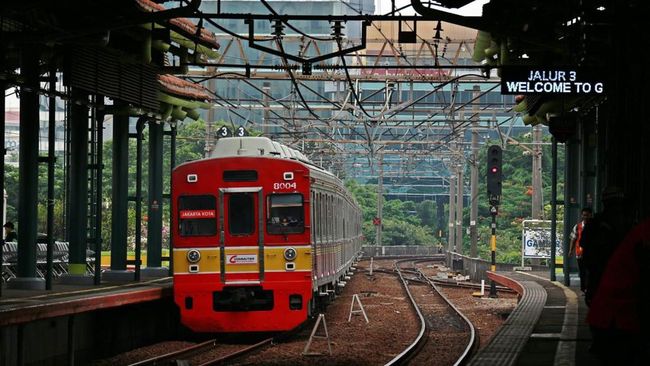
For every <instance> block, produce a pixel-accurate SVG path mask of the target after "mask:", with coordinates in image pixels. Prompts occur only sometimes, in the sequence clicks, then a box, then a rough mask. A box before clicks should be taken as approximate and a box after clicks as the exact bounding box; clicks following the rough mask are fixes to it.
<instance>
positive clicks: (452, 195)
mask: <svg viewBox="0 0 650 366" xmlns="http://www.w3.org/2000/svg"><path fill="white" fill-rule="evenodd" d="M454 170H455V167H452V169H451V175H450V176H449V231H448V234H447V241H448V250H449V252H453V251H454V249H455V248H454V244H455V238H456V229H455V227H456V225H455V222H456V172H455V171H454Z"/></svg>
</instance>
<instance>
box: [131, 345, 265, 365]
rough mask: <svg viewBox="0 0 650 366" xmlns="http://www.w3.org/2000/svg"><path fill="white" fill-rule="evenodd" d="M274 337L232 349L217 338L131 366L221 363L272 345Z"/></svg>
mask: <svg viewBox="0 0 650 366" xmlns="http://www.w3.org/2000/svg"><path fill="white" fill-rule="evenodd" d="M272 341H273V338H267V339H264V340H262V341H260V342H257V343H255V344H253V345H249V346H245V347H236V348H234V349H231V347H229V348H228V349H225V348H223V349H222V348H221V347H220V345H219V344H218V343H217V340H216V339H212V340H209V341H206V342H203V343H199V344H195V345H192V346H189V347H186V348H182V349H180V350H177V351H174V352H169V353H167V354H164V355H160V356H156V357H152V358H149V359H146V360H142V361H139V362H136V363H133V364H130V365H129V366H149V365H188V366H189V365H193V366H212V365H221V364H224V363H225V362H226V361H229V360H232V359H234V358H237V357H241V356H244V355H247V354H250V353H252V352H255V351H257V350H259V349H261V348H263V347H265V346H268V345H271V343H272Z"/></svg>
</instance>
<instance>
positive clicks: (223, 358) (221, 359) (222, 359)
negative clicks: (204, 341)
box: [199, 338, 273, 366]
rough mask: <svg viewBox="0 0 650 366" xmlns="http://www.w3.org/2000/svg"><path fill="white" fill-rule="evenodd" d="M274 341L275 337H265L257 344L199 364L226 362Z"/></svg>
mask: <svg viewBox="0 0 650 366" xmlns="http://www.w3.org/2000/svg"><path fill="white" fill-rule="evenodd" d="M272 342H273V338H267V339H265V340H263V341H261V342H258V343H255V344H253V345H251V346H248V347H246V348H243V349H240V350H238V351H235V352H233V353H230V354H227V355H225V356H221V357H219V358H215V359H213V360H210V361H207V362H204V363H202V364H200V365H199V366H211V365H218V364H220V363H223V362H225V361H228V360H232V359H233V358H236V357H239V356H241V355H244V354H246V353H249V352H251V351H254V350H257V349H258V348H261V347H264V346H268V345H270V344H271V343H272Z"/></svg>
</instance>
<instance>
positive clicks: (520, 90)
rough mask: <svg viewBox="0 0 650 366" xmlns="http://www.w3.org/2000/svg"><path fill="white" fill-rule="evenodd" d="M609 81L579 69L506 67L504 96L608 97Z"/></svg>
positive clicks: (502, 84)
mask: <svg viewBox="0 0 650 366" xmlns="http://www.w3.org/2000/svg"><path fill="white" fill-rule="evenodd" d="M604 93H605V81H604V80H600V79H599V78H597V77H594V73H593V72H591V71H589V70H585V69H579V68H575V69H572V68H548V67H523V66H504V67H503V68H502V69H501V94H568V95H585V94H604Z"/></svg>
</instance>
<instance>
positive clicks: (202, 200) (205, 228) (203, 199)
mask: <svg viewBox="0 0 650 366" xmlns="http://www.w3.org/2000/svg"><path fill="white" fill-rule="evenodd" d="M216 218H217V199H216V197H215V196H210V195H197V196H180V197H179V198H178V226H179V230H178V231H179V233H180V235H181V236H213V235H216V234H217V219H216Z"/></svg>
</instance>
